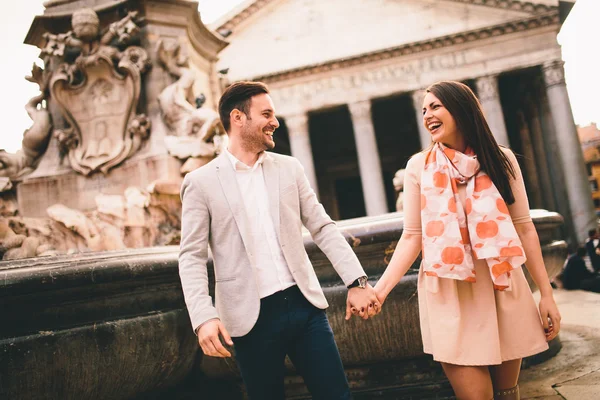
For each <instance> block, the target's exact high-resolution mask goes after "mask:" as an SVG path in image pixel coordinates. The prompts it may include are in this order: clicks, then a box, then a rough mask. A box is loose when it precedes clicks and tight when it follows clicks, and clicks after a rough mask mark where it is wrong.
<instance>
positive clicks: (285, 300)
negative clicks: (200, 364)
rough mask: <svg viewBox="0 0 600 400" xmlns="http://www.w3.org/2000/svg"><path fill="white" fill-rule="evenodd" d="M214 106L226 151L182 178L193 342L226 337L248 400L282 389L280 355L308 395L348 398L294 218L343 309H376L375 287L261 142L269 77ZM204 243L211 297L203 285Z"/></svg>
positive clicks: (224, 353) (268, 136)
mask: <svg viewBox="0 0 600 400" xmlns="http://www.w3.org/2000/svg"><path fill="white" fill-rule="evenodd" d="M219 115H220V118H221V121H222V122H223V126H224V128H225V130H226V131H227V134H228V136H229V145H228V148H227V151H225V152H224V153H223V154H221V155H220V156H219V157H217V158H216V159H215V160H213V161H212V162H210V163H208V164H207V165H205V166H203V167H202V168H199V169H197V170H195V171H193V172H191V173H189V174H188V175H187V176H186V177H185V179H184V182H183V185H182V188H181V198H182V203H183V212H182V229H181V252H180V256H179V273H180V277H181V282H182V287H183V292H184V295H185V301H186V304H187V308H188V311H189V314H190V319H191V322H192V327H193V329H194V330H195V331H196V333H197V335H198V341H199V343H200V347H201V348H202V351H203V352H204V354H206V355H208V356H213V357H230V356H231V354H230V352H229V351H228V350H227V349H226V348H225V347H224V346H223V344H222V342H221V339H220V337H219V335H220V336H222V338H223V339H224V340H225V342H226V343H227V344H229V345H233V346H234V349H235V353H236V361H237V363H238V366H239V368H240V371H241V374H242V378H243V380H244V383H245V385H246V389H247V392H248V395H249V397H250V399H252V400H269V399H283V398H284V384H283V381H284V374H285V369H284V358H285V356H286V354H287V355H289V357H290V359H291V360H292V362H293V363H294V365H295V367H296V369H297V370H298V372H299V373H300V375H302V376H303V378H304V381H305V383H306V385H307V387H308V389H309V391H310V392H311V394H312V396H313V398H314V399H324V400H333V399H349V398H351V395H350V390H349V387H348V382H347V379H346V376H345V373H344V369H343V367H342V363H341V360H340V356H339V352H338V349H337V346H336V344H335V341H334V338H333V333H332V331H331V327H330V326H329V322H328V320H327V316H326V314H325V311H324V309H325V308H326V307H327V306H328V304H327V300H326V299H325V296H324V294H323V291H322V289H321V287H320V285H319V281H318V279H317V275H316V273H315V271H314V269H313V267H312V265H311V264H310V261H309V259H308V255H307V254H306V251H305V249H304V243H303V239H302V225H304V226H305V227H306V228H307V229H308V231H309V232H310V234H311V235H312V237H313V240H314V241H315V243H316V244H317V245H318V246H319V247H320V248H321V250H322V251H323V252H324V253H325V255H326V256H327V257H328V258H329V260H330V261H331V264H332V265H333V267H334V268H335V270H336V271H337V273H338V274H339V275H340V277H341V278H342V280H343V281H344V283H345V284H346V286H348V287H349V290H348V299H347V305H346V319H349V318H350V316H351V315H352V313H356V314H357V315H359V316H361V317H362V318H364V319H367V318H368V317H369V316H373V315H375V314H377V313H378V312H379V311H380V310H379V303H378V302H377V297H376V295H375V292H374V290H373V288H372V287H371V286H370V285H369V284H368V283H367V277H366V274H365V272H364V270H363V269H362V267H361V265H360V263H359V262H358V259H357V258H356V255H355V254H354V252H353V251H352V249H351V248H350V246H349V245H348V243H347V242H346V240H345V239H344V237H343V236H342V235H341V234H340V232H339V231H338V230H337V228H336V225H335V223H334V222H333V221H332V220H331V218H329V216H328V215H327V214H326V213H325V210H324V209H323V206H322V205H321V204H320V203H319V202H318V200H317V198H316V195H315V193H314V191H313V190H312V189H311V188H310V186H309V184H308V180H307V179H306V176H305V175H304V170H303V168H302V166H301V165H300V163H299V162H298V161H297V160H296V159H294V158H292V157H287V156H282V155H278V154H274V153H268V152H266V150H271V149H273V148H274V147H275V142H274V141H273V132H274V131H275V130H276V129H277V128H278V127H279V122H278V121H277V118H275V107H274V105H273V102H272V100H271V97H270V96H269V91H268V89H267V87H266V86H265V85H264V84H262V83H259V82H238V83H234V84H233V85H231V86H230V87H229V88H227V90H225V92H224V93H223V96H222V97H221V100H220V102H219ZM209 244H210V248H211V251H212V257H213V261H214V272H215V281H216V286H215V304H216V307H213V304H212V301H211V300H212V299H211V297H210V296H209V294H208V275H207V268H206V261H207V258H208V248H207V247H208V245H209Z"/></svg>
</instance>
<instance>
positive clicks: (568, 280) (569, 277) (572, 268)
mask: <svg viewBox="0 0 600 400" xmlns="http://www.w3.org/2000/svg"><path fill="white" fill-rule="evenodd" d="M586 251H587V250H586V249H584V248H583V247H579V248H578V249H577V252H576V253H575V254H572V255H571V256H569V258H568V260H567V264H566V266H565V269H564V271H563V273H562V276H561V279H562V283H563V286H564V288H565V289H567V290H577V289H580V290H587V291H590V292H596V293H600V276H598V275H596V274H594V273H592V272H590V271H589V270H588V269H587V267H586V266H585V261H584V260H583V257H584V256H585V253H586Z"/></svg>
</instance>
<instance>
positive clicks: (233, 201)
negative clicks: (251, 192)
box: [216, 153, 254, 265]
mask: <svg viewBox="0 0 600 400" xmlns="http://www.w3.org/2000/svg"><path fill="white" fill-rule="evenodd" d="M217 161H218V162H217V166H216V169H217V176H218V177H219V182H220V183H221V187H222V188H223V192H224V193H225V197H226V198H227V203H228V204H229V208H230V209H231V214H232V215H233V218H234V220H235V224H236V225H237V227H238V230H239V232H240V235H241V236H242V242H244V247H245V248H246V253H247V254H248V257H249V258H250V262H251V263H252V265H254V255H253V254H252V235H251V233H250V231H249V230H248V229H249V226H250V223H249V222H248V217H247V215H246V209H245V206H244V199H243V198H242V194H241V193H240V189H239V187H238V184H237V181H236V177H235V171H234V169H233V165H231V161H230V160H229V158H228V157H227V154H225V153H223V154H221V156H220V157H219V158H218V160H217Z"/></svg>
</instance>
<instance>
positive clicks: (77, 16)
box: [71, 8, 100, 42]
mask: <svg viewBox="0 0 600 400" xmlns="http://www.w3.org/2000/svg"><path fill="white" fill-rule="evenodd" d="M71 25H73V31H74V32H75V36H77V37H78V38H79V39H81V40H83V41H84V42H91V41H93V40H95V39H97V38H98V30H99V26H100V21H99V20H98V15H97V14H96V12H95V11H94V10H92V9H91V8H83V9H81V10H77V11H75V12H74V13H73V18H72V20H71Z"/></svg>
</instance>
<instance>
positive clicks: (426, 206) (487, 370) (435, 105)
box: [375, 82, 560, 400]
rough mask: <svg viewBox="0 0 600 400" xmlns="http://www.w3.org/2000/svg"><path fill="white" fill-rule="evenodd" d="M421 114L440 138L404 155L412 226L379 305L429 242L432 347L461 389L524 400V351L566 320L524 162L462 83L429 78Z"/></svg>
mask: <svg viewBox="0 0 600 400" xmlns="http://www.w3.org/2000/svg"><path fill="white" fill-rule="evenodd" d="M423 124H424V125H425V127H426V128H427V130H428V131H429V132H430V133H431V138H432V140H433V144H432V145H431V146H430V147H429V148H428V149H426V150H424V151H423V152H421V153H418V154H416V155H415V156H413V157H412V158H411V159H410V161H409V162H408V165H407V167H406V171H405V181H404V182H405V183H404V218H405V219H404V231H403V233H402V237H401V238H400V241H399V242H398V245H397V246H396V250H395V252H394V255H393V257H392V259H391V261H390V264H389V266H388V267H387V269H386V271H385V273H384V274H383V276H382V277H381V279H380V280H379V282H378V283H377V285H376V287H375V289H376V291H377V294H378V297H379V300H380V301H381V303H382V304H383V302H384V301H385V299H386V297H387V296H388V294H389V293H390V291H391V290H392V289H393V288H394V287H395V286H396V284H397V283H398V282H399V281H400V279H401V278H402V277H403V276H404V274H405V273H406V271H407V270H408V269H409V268H410V266H411V264H412V263H413V262H414V260H415V259H416V258H417V256H418V255H419V252H420V251H421V250H423V262H422V263H421V267H420V271H419V281H418V292H419V314H420V320H421V333H422V337H423V347H424V351H425V353H429V354H432V355H433V358H434V359H435V360H437V361H439V362H441V363H442V367H443V369H444V372H445V373H446V376H447V377H448V379H449V381H450V383H451V385H452V388H453V389H454V392H455V394H456V396H457V397H458V398H459V399H477V400H481V399H492V398H494V399H519V389H518V385H517V382H518V377H519V371H520V367H521V359H522V358H523V357H527V356H530V355H533V354H536V353H539V352H542V351H544V350H546V349H547V348H548V344H547V341H550V340H552V339H553V338H554V337H556V335H557V334H558V331H559V330H560V314H559V312H558V309H557V307H556V303H555V301H554V298H553V295H552V288H551V286H550V282H549V279H548V275H547V273H546V269H545V267H544V261H543V259H542V252H541V248H540V244H539V239H538V235H537V232H536V230H535V227H534V225H533V222H532V220H531V217H530V215H529V207H528V202H527V194H526V193H525V187H524V185H523V179H522V176H521V172H520V169H519V165H518V164H517V161H516V159H515V156H514V154H513V153H512V152H511V151H510V150H509V149H507V148H504V147H500V146H498V144H497V143H496V141H495V139H494V137H493V136H492V133H491V131H490V128H489V126H488V124H487V122H486V120H485V117H484V116H483V112H482V110H481V105H480V104H479V101H478V100H477V98H476V97H475V95H474V94H473V92H472V91H471V89H469V87H468V86H466V85H463V84H462V83H459V82H439V83H436V84H434V85H432V86H430V87H429V88H428V89H427V93H426V96H425V99H424V101H423ZM525 259H527V268H528V270H529V272H530V274H531V276H532V277H533V279H534V280H535V282H536V284H537V285H538V287H539V288H540V292H541V300H540V304H539V312H538V309H537V307H536V305H535V302H534V299H533V296H532V294H531V290H530V289H529V286H528V284H527V281H526V279H525V276H524V274H523V271H522V269H521V265H522V264H523V263H524V262H525ZM540 316H541V318H540ZM544 331H545V334H544Z"/></svg>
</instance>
